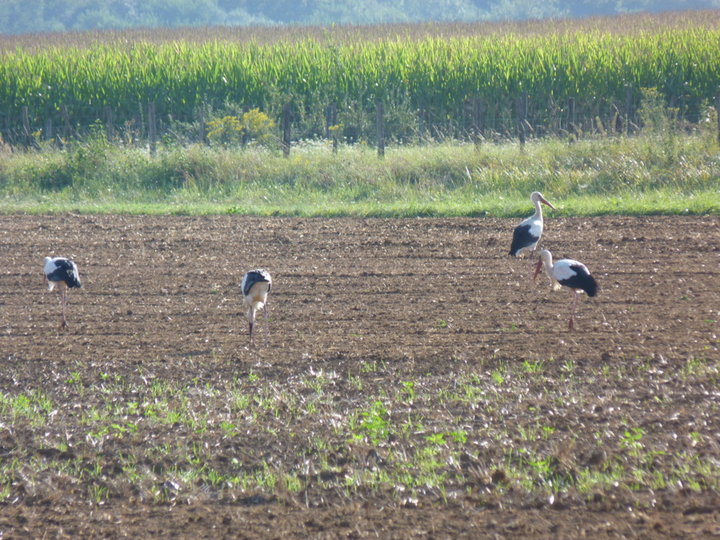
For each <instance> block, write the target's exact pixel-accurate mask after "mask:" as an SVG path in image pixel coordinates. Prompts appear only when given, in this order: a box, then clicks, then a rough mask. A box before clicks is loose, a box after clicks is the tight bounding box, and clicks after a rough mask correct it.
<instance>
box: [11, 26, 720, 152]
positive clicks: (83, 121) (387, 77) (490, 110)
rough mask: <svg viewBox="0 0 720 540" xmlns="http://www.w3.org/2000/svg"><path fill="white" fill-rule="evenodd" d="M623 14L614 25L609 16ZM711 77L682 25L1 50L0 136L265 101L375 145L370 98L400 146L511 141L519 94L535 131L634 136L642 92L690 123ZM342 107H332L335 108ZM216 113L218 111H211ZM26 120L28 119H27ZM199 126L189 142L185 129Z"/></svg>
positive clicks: (315, 125)
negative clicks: (381, 107)
mask: <svg viewBox="0 0 720 540" xmlns="http://www.w3.org/2000/svg"><path fill="white" fill-rule="evenodd" d="M615 22H616V23H617V22H618V20H616V21H615ZM719 82H720V29H717V28H715V27H711V26H708V27H703V26H686V27H678V28H664V29H659V30H656V31H652V32H642V33H628V34H624V35H622V34H621V35H618V34H614V33H610V32H604V31H600V30H595V31H591V32H588V31H567V32H563V33H542V34H537V33H528V34H518V33H515V32H511V33H505V34H502V35H493V36H491V35H474V36H465V37H462V36H461V37H443V38H436V37H424V38H422V37H421V38H418V39H415V40H413V39H410V38H400V37H398V38H394V39H382V40H367V41H362V40H360V41H338V40H335V39H334V38H333V37H332V36H328V37H327V38H326V39H323V38H321V37H318V38H312V39H304V40H300V41H277V42H274V43H269V44H258V43H254V42H231V41H205V42H203V43H190V42H188V41H174V42H172V41H171V42H165V43H159V44H150V43H145V42H130V43H128V44H125V45H120V46H118V45H117V44H108V45H106V44H95V45H92V46H89V47H85V48H68V47H50V48H46V49H40V50H37V51H23V50H16V51H12V52H6V53H5V54H4V55H3V56H2V57H0V115H2V116H0V129H1V130H2V133H3V137H4V139H5V140H6V141H9V142H17V141H20V140H21V139H22V138H23V137H27V136H28V135H29V134H28V133H27V132H28V131H30V132H31V133H33V134H34V135H35V137H38V136H45V137H47V136H48V135H50V134H49V133H48V132H49V131H50V130H51V129H52V126H54V129H55V131H56V132H57V131H58V130H59V129H60V128H61V129H62V130H63V132H64V135H69V134H72V133H73V132H75V130H78V129H79V130H80V131H82V130H87V128H88V126H92V125H93V124H104V123H107V122H110V123H113V124H114V125H115V126H116V128H118V131H120V132H122V133H123V134H124V136H125V137H126V138H127V139H128V140H130V139H136V138H137V136H138V134H140V135H141V136H142V132H143V129H144V128H143V126H145V125H146V122H145V120H146V118H145V117H146V115H147V114H148V110H147V104H148V103H149V102H153V103H154V104H155V105H156V108H157V109H156V110H157V119H158V123H159V124H160V128H161V129H160V131H161V133H163V134H164V135H165V136H168V137H169V136H189V137H191V139H192V136H194V137H197V136H198V132H199V131H201V129H198V128H197V127H195V128H193V129H191V130H190V131H191V132H192V133H190V134H188V128H187V126H188V125H192V124H197V123H198V119H199V118H200V119H202V126H201V128H202V127H206V126H207V121H208V120H210V119H211V118H210V117H211V116H212V115H213V114H214V115H215V117H223V116H236V117H239V116H241V115H242V112H244V111H248V110H250V109H254V108H258V109H259V110H260V111H262V112H263V113H264V114H267V115H268V116H269V117H270V119H272V121H273V122H274V123H276V124H277V125H278V126H279V125H281V121H282V118H281V112H282V108H283V105H284V104H286V103H290V104H291V105H292V111H291V112H292V123H293V137H294V138H295V139H301V138H311V137H314V136H327V134H328V132H329V128H332V127H335V128H336V129H338V130H341V131H342V135H343V136H344V137H345V139H346V140H348V141H353V140H357V139H360V138H362V139H366V140H371V141H372V140H373V138H374V137H375V133H376V130H375V126H374V114H375V105H376V103H377V102H383V103H384V104H385V116H386V118H385V122H386V124H387V125H386V133H387V134H388V136H389V137H390V138H394V139H396V140H403V139H408V138H412V137H416V136H425V134H430V135H432V136H437V135H438V134H449V135H453V136H466V135H468V134H470V133H471V132H472V131H473V130H474V129H480V130H481V131H482V133H483V134H485V135H486V136H494V135H496V134H498V135H500V136H514V134H515V133H516V129H517V126H518V119H519V118H520V116H521V115H524V114H525V113H524V112H523V113H521V112H519V109H520V105H519V100H520V99H521V98H524V97H526V99H527V103H526V104H524V103H523V104H521V105H522V106H523V107H524V106H526V107H527V117H526V119H525V120H524V121H523V125H527V126H529V127H530V129H531V130H532V131H533V133H534V134H536V135H542V134H544V133H565V132H570V131H577V132H587V131H599V132H604V131H614V130H618V129H621V130H627V128H628V125H629V123H630V122H639V121H640V119H639V118H638V117H637V116H636V111H637V107H638V105H639V103H640V98H641V95H642V92H643V91H644V90H643V89H646V88H656V89H657V90H658V92H659V95H660V97H661V98H662V99H664V100H665V104H666V105H667V106H670V107H672V108H673V109H674V110H675V111H676V113H677V114H678V115H679V117H681V118H684V119H688V120H690V121H692V122H696V121H697V120H698V119H699V118H700V114H701V111H702V110H703V107H704V104H707V103H708V102H712V100H713V99H714V97H715V95H716V93H717V87H718V83H719ZM333 104H334V106H335V107H336V109H335V110H336V114H335V116H332V115H330V114H329V113H328V107H330V106H331V105H333ZM213 111H214V112H213ZM24 112H27V118H26V120H25V122H24V124H23V113H24ZM193 134H194V135H193Z"/></svg>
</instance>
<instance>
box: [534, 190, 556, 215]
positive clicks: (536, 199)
mask: <svg viewBox="0 0 720 540" xmlns="http://www.w3.org/2000/svg"><path fill="white" fill-rule="evenodd" d="M530 200H531V201H532V202H533V204H535V203H536V202H541V203H543V204H546V205H548V206H549V207H550V208H552V209H553V210H555V207H554V206H553V205H552V204H550V203H549V202H548V200H547V199H546V198H545V197H543V196H542V193H540V192H539V191H533V193H532V195H530Z"/></svg>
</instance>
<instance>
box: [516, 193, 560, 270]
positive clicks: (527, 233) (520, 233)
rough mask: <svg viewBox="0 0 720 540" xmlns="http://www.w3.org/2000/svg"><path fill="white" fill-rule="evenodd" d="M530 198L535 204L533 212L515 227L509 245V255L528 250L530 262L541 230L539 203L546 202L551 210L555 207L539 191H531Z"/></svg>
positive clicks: (519, 253)
mask: <svg viewBox="0 0 720 540" xmlns="http://www.w3.org/2000/svg"><path fill="white" fill-rule="evenodd" d="M530 200H531V201H532V203H533V204H534V205H535V213H534V214H533V215H532V216H530V217H529V218H527V219H525V220H523V221H522V222H521V223H520V225H518V226H517V227H515V230H514V231H513V239H512V244H511V245H510V255H512V256H513V257H518V256H520V255H521V254H522V253H524V252H525V251H529V252H530V261H531V262H532V260H533V255H534V254H535V248H537V245H538V242H539V241H540V237H541V236H542V232H543V215H542V207H541V206H540V203H543V204H547V205H548V206H549V207H550V208H552V209H553V210H554V209H555V207H554V206H553V205H552V204H550V203H549V202H548V201H547V200H546V199H545V197H543V196H542V193H540V192H539V191H533V192H532V194H531V195H530Z"/></svg>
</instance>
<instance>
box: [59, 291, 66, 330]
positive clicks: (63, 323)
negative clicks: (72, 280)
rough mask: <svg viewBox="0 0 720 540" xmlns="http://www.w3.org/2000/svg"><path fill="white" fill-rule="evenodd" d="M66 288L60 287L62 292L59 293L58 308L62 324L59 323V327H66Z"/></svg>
mask: <svg viewBox="0 0 720 540" xmlns="http://www.w3.org/2000/svg"><path fill="white" fill-rule="evenodd" d="M65 294H66V289H65V288H64V287H62V292H61V293H60V308H61V311H62V324H61V325H60V328H67V325H68V323H67V319H66V318H65V303H66V297H65Z"/></svg>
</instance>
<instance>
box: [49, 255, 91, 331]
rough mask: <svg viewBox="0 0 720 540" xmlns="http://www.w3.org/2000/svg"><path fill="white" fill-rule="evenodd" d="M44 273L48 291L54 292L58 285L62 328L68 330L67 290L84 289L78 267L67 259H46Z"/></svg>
mask: <svg viewBox="0 0 720 540" xmlns="http://www.w3.org/2000/svg"><path fill="white" fill-rule="evenodd" d="M43 271H44V273H45V281H47V284H48V290H49V291H52V290H53V289H54V288H55V286H56V285H57V288H58V294H59V295H60V306H61V308H62V323H61V324H60V328H67V325H68V323H67V319H66V318H65V305H66V304H67V289H69V288H70V289H72V288H74V287H82V283H80V273H79V272H78V267H77V265H76V264H75V263H74V262H73V261H71V260H70V259H66V258H65V257H45V266H44V268H43Z"/></svg>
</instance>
